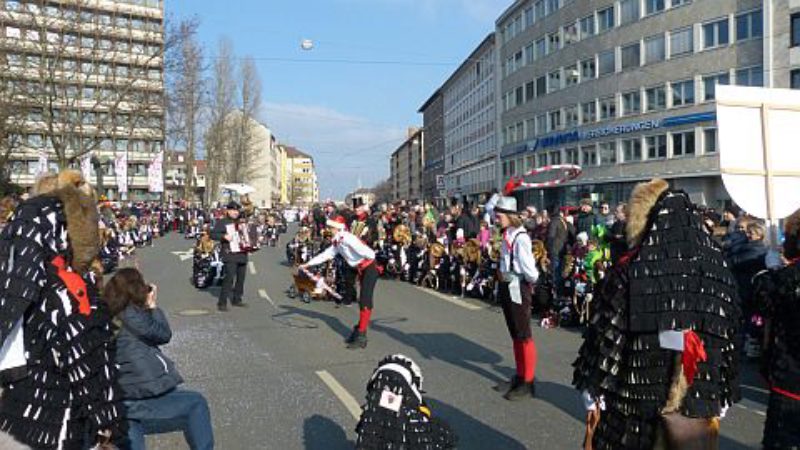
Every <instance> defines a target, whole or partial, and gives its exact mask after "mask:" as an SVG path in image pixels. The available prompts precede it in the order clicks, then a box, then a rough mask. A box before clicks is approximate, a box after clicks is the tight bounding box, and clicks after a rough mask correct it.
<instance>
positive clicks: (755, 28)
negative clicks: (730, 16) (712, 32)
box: [736, 9, 764, 41]
mask: <svg viewBox="0 0 800 450" xmlns="http://www.w3.org/2000/svg"><path fill="white" fill-rule="evenodd" d="M762 21H763V18H762V12H761V10H760V9H758V10H756V11H750V12H748V13H744V14H739V15H738V16H736V40H737V41H743V40H745V39H753V38H760V37H761V36H762V35H763V34H764V24H763V23H762Z"/></svg>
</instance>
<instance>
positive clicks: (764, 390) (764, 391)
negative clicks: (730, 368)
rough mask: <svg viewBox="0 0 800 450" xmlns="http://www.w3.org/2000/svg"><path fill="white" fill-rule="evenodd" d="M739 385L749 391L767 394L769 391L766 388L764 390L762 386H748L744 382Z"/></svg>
mask: <svg viewBox="0 0 800 450" xmlns="http://www.w3.org/2000/svg"><path fill="white" fill-rule="evenodd" d="M741 387H743V388H745V389H749V390H751V391H756V392H759V393H761V394H767V395H769V391H768V390H766V389H764V388H760V387H757V386H748V385H746V384H743V385H742V386H741Z"/></svg>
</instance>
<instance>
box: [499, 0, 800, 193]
mask: <svg viewBox="0 0 800 450" xmlns="http://www.w3.org/2000/svg"><path fill="white" fill-rule="evenodd" d="M496 25H497V42H498V47H499V58H500V73H499V74H498V75H499V78H500V81H499V83H498V85H499V95H500V102H499V108H501V110H500V114H499V115H500V133H501V160H502V179H501V181H502V180H506V179H508V177H510V176H512V175H516V176H519V175H522V174H524V173H526V172H527V171H529V170H530V169H532V168H537V167H543V166H547V165H553V164H560V163H569V164H578V165H580V166H581V167H582V168H583V174H582V175H581V176H580V177H579V178H577V179H576V180H574V181H572V182H570V183H567V184H565V185H562V186H560V187H556V188H551V189H544V190H527V191H523V192H522V193H521V194H520V195H521V196H522V197H523V199H524V201H525V202H526V203H531V204H536V205H538V206H540V207H550V206H554V205H559V204H565V203H571V202H575V201H576V199H577V198H578V197H582V196H585V195H591V196H592V198H594V199H595V200H606V201H611V202H616V201H621V200H624V199H626V198H627V197H628V195H629V193H630V190H631V189H632V187H633V186H634V184H635V183H636V182H639V181H642V180H646V179H650V178H652V177H663V178H666V179H668V180H669V181H671V182H672V184H673V185H674V186H675V187H676V188H679V189H683V190H685V191H687V192H688V193H689V194H690V196H691V197H692V199H693V200H694V201H695V202H697V203H701V204H706V205H710V206H717V207H719V206H722V204H724V203H725V202H727V201H729V196H728V194H727V192H726V190H725V188H724V186H723V184H722V182H721V177H720V170H719V156H718V153H719V147H718V140H717V133H716V114H715V103H714V92H715V86H716V85H718V84H736V85H745V86H762V85H766V86H771V87H783V88H787V87H790V86H791V87H798V86H800V70H798V67H800V3H798V2H797V1H795V0H767V1H757V0H715V1H713V2H712V1H699V0H597V1H592V2H583V1H569V0H524V1H523V0H518V1H516V2H514V4H513V5H512V6H511V7H510V8H508V9H507V10H506V11H505V12H504V13H503V14H502V15H501V16H500V18H499V19H498V20H497V22H496Z"/></svg>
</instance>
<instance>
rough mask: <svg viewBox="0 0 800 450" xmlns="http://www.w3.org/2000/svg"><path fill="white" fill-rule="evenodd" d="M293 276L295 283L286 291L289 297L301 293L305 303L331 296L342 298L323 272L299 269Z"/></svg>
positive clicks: (294, 296)
mask: <svg viewBox="0 0 800 450" xmlns="http://www.w3.org/2000/svg"><path fill="white" fill-rule="evenodd" d="M292 277H293V278H294V283H293V284H292V285H291V286H289V289H288V290H287V291H286V294H287V295H288V296H289V298H296V297H297V296H298V295H299V296H300V299H301V300H302V301H303V303H311V300H327V299H328V297H329V296H330V297H333V298H335V299H338V300H341V298H342V296H341V295H339V293H338V292H336V291H335V290H334V289H333V288H331V287H330V285H328V283H327V282H326V280H325V277H324V276H323V275H322V274H318V273H313V272H311V271H310V270H307V269H299V270H297V271H296V272H295V273H294V274H292Z"/></svg>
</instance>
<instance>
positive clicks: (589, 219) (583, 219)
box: [575, 198, 598, 236]
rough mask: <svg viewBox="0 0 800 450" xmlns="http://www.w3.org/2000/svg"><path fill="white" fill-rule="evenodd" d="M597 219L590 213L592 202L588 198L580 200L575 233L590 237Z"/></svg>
mask: <svg viewBox="0 0 800 450" xmlns="http://www.w3.org/2000/svg"><path fill="white" fill-rule="evenodd" d="M597 223H598V219H597V216H595V215H594V214H593V213H592V201H591V200H590V199H588V198H584V199H583V200H581V205H580V209H579V210H578V217H577V218H576V221H575V232H576V233H581V232H584V233H586V235H587V236H591V235H592V227H594V226H595V225H597Z"/></svg>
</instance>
